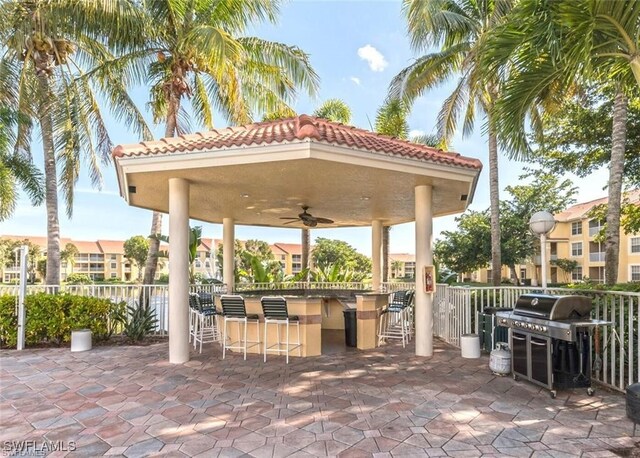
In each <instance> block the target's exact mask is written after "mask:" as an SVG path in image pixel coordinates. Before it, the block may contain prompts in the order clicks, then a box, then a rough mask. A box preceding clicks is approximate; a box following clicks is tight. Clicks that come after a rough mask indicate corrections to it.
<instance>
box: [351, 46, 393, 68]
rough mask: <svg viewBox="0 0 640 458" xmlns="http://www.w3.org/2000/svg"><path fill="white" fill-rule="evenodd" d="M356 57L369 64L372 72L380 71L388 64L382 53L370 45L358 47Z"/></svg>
mask: <svg viewBox="0 0 640 458" xmlns="http://www.w3.org/2000/svg"><path fill="white" fill-rule="evenodd" d="M358 57H359V58H360V59H362V60H364V61H366V62H367V63H368V64H369V68H370V69H371V70H372V71H374V72H381V71H383V70H384V69H385V68H387V65H389V62H387V61H386V60H385V58H384V56H383V55H382V53H381V52H380V51H378V50H377V49H376V48H374V47H373V46H371V45H365V46H363V47H362V48H358Z"/></svg>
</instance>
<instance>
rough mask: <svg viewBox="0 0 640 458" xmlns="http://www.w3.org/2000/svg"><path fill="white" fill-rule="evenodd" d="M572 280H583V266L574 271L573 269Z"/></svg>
mask: <svg viewBox="0 0 640 458" xmlns="http://www.w3.org/2000/svg"><path fill="white" fill-rule="evenodd" d="M571 280H573V281H581V280H582V266H578V267H576V268H575V269H573V271H571Z"/></svg>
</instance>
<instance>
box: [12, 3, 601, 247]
mask: <svg viewBox="0 0 640 458" xmlns="http://www.w3.org/2000/svg"><path fill="white" fill-rule="evenodd" d="M251 33H252V34H254V35H258V36H261V37H263V38H266V39H269V40H274V41H280V42H283V43H287V44H291V45H297V46H299V47H300V48H302V49H303V50H305V51H306V52H307V53H309V54H310V55H311V62H312V65H313V67H314V68H315V70H316V72H317V73H318V74H319V75H320V79H321V81H320V94H319V97H318V98H317V99H316V100H310V99H309V98H308V97H300V99H299V100H298V101H297V103H296V104H295V107H294V108H295V109H296V111H297V112H298V113H311V112H312V111H313V110H314V108H315V107H317V106H318V105H320V104H321V103H322V101H324V100H326V99H328V98H340V99H343V100H344V101H345V102H347V104H348V105H349V106H350V107H351V109H352V112H353V120H352V123H353V124H354V125H356V126H358V127H362V128H365V129H368V128H370V120H371V122H373V120H374V119H375V113H376V110H377V108H378V107H379V106H380V105H381V103H382V101H383V100H384V98H385V96H386V92H387V86H388V84H389V81H390V80H391V78H392V77H393V76H394V75H395V74H397V73H398V72H399V71H400V70H401V69H402V68H404V67H406V66H407V65H408V64H410V63H411V61H412V59H413V58H414V57H415V56H416V55H415V54H414V53H413V52H412V50H411V49H410V46H409V41H408V39H407V37H406V34H405V24H404V21H403V18H402V15H401V10H400V2H398V1H355V0H354V1H306V0H293V1H291V2H290V3H288V4H286V5H285V6H284V7H283V8H282V14H281V16H280V20H279V21H278V23H277V24H275V25H271V24H266V25H261V26H259V27H256V28H255V29H254V30H252V31H251ZM451 87H452V82H449V83H448V84H445V85H443V86H442V87H441V88H439V89H437V90H434V91H432V92H430V93H428V94H427V95H425V96H424V97H422V98H421V99H419V100H418V101H416V103H415V104H414V107H413V110H412V113H411V116H410V119H409V124H410V127H411V129H412V130H414V131H421V132H425V133H435V120H436V117H437V113H438V110H439V109H440V106H441V104H442V102H443V100H444V99H445V98H446V97H447V95H448V94H449V93H450V91H451ZM146 97H147V95H146V92H145V90H144V89H142V88H141V89H138V90H136V91H135V93H134V98H135V100H136V101H138V102H139V105H140V106H141V107H143V106H144V104H145V102H146ZM106 118H107V119H108V125H109V128H110V133H111V136H112V139H113V141H114V143H115V144H119V143H135V142H137V141H138V139H137V138H136V137H135V135H133V134H132V133H131V132H128V131H127V130H126V129H125V128H124V127H123V126H121V125H118V123H117V122H115V121H113V119H111V118H109V116H106ZM225 125H226V121H225V120H223V119H221V118H218V121H217V122H216V127H224V126H225ZM193 127H194V129H196V126H195V125H194V126H193ZM162 131H163V128H162V126H157V128H156V129H155V133H156V135H157V136H158V137H160V136H161V134H162ZM34 147H35V148H34V160H35V161H36V163H37V164H38V165H40V164H41V163H42V154H41V153H40V152H39V151H38V150H39V149H40V148H39V146H38V145H37V144H35V145H34ZM451 149H452V150H453V151H456V152H458V153H460V154H463V155H465V156H471V157H477V158H479V159H480V160H481V161H482V162H483V164H485V169H484V170H483V172H482V175H481V177H480V181H479V183H478V187H477V191H476V195H475V198H474V201H473V203H472V205H471V208H473V209H476V210H481V209H485V208H487V207H488V206H489V190H488V166H487V165H488V161H487V142H486V138H485V136H483V135H482V126H481V125H478V126H477V128H476V131H475V132H474V134H473V135H471V136H469V137H467V138H461V137H460V136H457V137H456V138H454V140H453V143H452V146H451ZM521 170H522V164H521V163H518V162H515V161H510V160H509V159H507V158H506V157H505V156H501V158H500V180H501V182H500V187H501V189H504V187H505V186H507V185H509V184H516V183H518V182H519V179H518V177H519V175H520V172H521ZM103 174H104V186H103V187H102V190H96V189H92V188H91V185H90V184H89V181H88V180H87V179H86V174H85V176H83V177H82V178H81V179H80V181H79V183H78V186H77V191H76V198H75V207H74V214H73V218H72V219H71V220H69V219H67V218H66V216H65V215H64V205H62V204H61V206H60V208H61V214H60V224H61V235H62V236H63V237H70V238H73V239H77V240H95V239H98V238H101V239H127V238H129V237H131V236H132V235H137V234H142V235H147V234H148V233H149V229H150V225H151V213H150V212H149V211H147V210H142V209H137V208H133V207H129V206H127V205H126V203H125V202H124V200H123V199H122V198H121V197H120V196H119V195H118V190H117V181H116V177H115V171H114V167H113V164H108V165H105V166H104V167H103ZM570 178H572V179H573V180H574V182H575V184H576V185H578V186H579V188H580V194H579V197H578V200H579V201H588V200H591V199H596V198H599V197H603V196H605V194H606V191H604V190H603V188H604V186H605V185H606V182H607V171H606V170H601V171H598V172H596V173H595V174H593V175H592V176H591V177H589V178H588V179H586V180H578V179H576V178H575V177H570ZM167 219H168V218H165V227H167ZM193 224H201V223H198V222H195V221H194V222H193V223H192V225H193ZM202 225H203V226H204V233H203V235H204V236H205V237H215V238H222V227H221V226H219V225H213V224H202ZM453 229H455V224H454V218H453V217H445V218H438V219H436V220H434V233H435V235H436V236H437V235H438V234H439V233H440V232H441V231H443V230H453ZM165 232H166V229H165ZM0 234H25V235H46V212H45V207H44V206H40V207H32V206H31V205H30V203H29V201H28V200H26V199H24V198H23V199H21V201H20V203H19V207H18V209H17V211H16V213H15V215H14V217H13V218H12V219H10V220H9V221H4V222H2V223H0ZM236 237H237V238H239V239H249V238H257V239H261V240H266V241H268V242H277V241H279V242H288V243H299V240H300V231H299V230H295V229H270V228H255V227H242V226H240V227H238V228H237V229H236ZM312 237H313V238H315V237H328V238H337V239H341V240H345V241H346V242H348V243H350V244H351V245H353V246H354V247H356V248H357V249H358V250H359V251H361V252H362V253H365V254H370V252H371V242H370V230H369V229H368V228H358V229H333V230H327V229H324V230H323V229H318V230H313V231H312ZM414 246H415V241H414V233H413V224H403V225H400V226H396V227H394V228H393V229H392V232H391V251H392V252H394V253H401V252H409V253H412V252H413V251H414Z"/></svg>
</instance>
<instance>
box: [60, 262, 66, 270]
mask: <svg viewBox="0 0 640 458" xmlns="http://www.w3.org/2000/svg"><path fill="white" fill-rule="evenodd" d="M60 267H62V268H63V269H66V268H67V261H62V262H61V263H60Z"/></svg>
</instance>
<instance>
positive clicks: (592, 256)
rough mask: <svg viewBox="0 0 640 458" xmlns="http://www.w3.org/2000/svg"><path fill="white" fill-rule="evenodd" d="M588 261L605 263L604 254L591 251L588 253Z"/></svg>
mask: <svg viewBox="0 0 640 458" xmlns="http://www.w3.org/2000/svg"><path fill="white" fill-rule="evenodd" d="M589 261H590V262H604V261H605V253H604V251H593V252H591V253H589Z"/></svg>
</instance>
